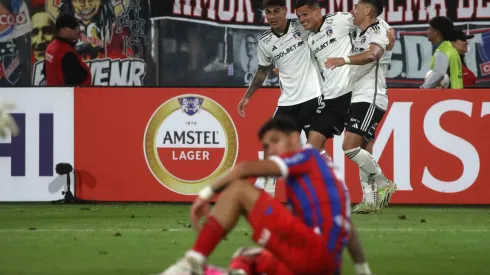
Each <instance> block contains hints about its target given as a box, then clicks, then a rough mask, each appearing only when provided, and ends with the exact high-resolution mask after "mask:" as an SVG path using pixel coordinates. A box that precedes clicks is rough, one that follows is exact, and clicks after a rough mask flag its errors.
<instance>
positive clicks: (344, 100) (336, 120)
mask: <svg viewBox="0 0 490 275" xmlns="http://www.w3.org/2000/svg"><path fill="white" fill-rule="evenodd" d="M296 14H297V16H298V18H299V20H300V22H301V24H302V25H303V26H304V28H305V29H306V30H310V31H311V32H310V35H309V37H308V45H309V47H310V48H311V50H312V52H313V54H314V55H315V58H316V61H317V63H318V66H319V67H320V68H322V70H323V72H322V76H323V80H324V81H323V85H322V93H323V99H324V101H323V103H324V105H325V108H324V109H323V110H322V111H321V114H319V115H318V116H317V117H316V118H315V119H314V121H313V122H312V123H311V130H310V134H309V136H308V143H309V144H311V145H312V146H313V147H314V148H316V149H318V150H321V149H323V148H324V146H325V142H326V140H327V139H328V138H333V136H334V135H341V134H342V132H343V131H344V127H345V122H346V119H347V113H348V110H349V108H350V103H351V96H352V93H351V79H350V69H351V68H349V67H348V66H345V67H341V68H338V69H337V70H333V71H332V70H329V69H328V68H326V67H325V65H324V64H325V61H326V60H327V58H328V57H335V56H347V55H349V54H351V52H352V50H353V48H352V36H351V34H352V33H353V32H355V31H358V32H361V30H359V27H358V26H356V25H355V24H354V21H353V19H354V18H353V16H352V14H351V13H346V12H337V13H335V14H328V15H325V16H322V15H321V10H320V5H319V4H318V2H317V1H316V0H298V1H297V2H296ZM379 22H380V24H382V25H383V26H384V27H385V28H387V29H390V32H388V33H387V35H388V37H389V40H391V41H390V44H389V46H388V47H389V48H390V49H391V48H392V47H393V45H394V41H395V33H394V30H393V29H392V28H391V27H390V26H389V25H388V24H387V23H386V22H385V21H384V20H381V19H380V20H379ZM370 149H372V148H370ZM370 153H372V152H370ZM359 174H360V179H361V185H362V186H366V185H368V174H367V173H365V172H364V171H363V170H362V169H359ZM366 192H367V193H368V196H371V197H374V198H376V194H375V193H374V192H373V191H372V190H371V189H369V188H368V189H366ZM381 207H383V205H379V206H378V208H381ZM354 213H357V211H354Z"/></svg>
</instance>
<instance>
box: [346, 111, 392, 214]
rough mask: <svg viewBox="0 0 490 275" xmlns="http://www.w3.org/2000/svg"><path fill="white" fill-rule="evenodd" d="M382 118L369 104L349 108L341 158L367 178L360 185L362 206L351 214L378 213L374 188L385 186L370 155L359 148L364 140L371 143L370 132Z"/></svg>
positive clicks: (376, 192)
mask: <svg viewBox="0 0 490 275" xmlns="http://www.w3.org/2000/svg"><path fill="white" fill-rule="evenodd" d="M383 115H384V111H383V110H381V109H379V108H377V107H376V106H375V105H373V104H370V103H367V102H355V103H352V104H351V110H350V118H349V121H348V123H347V129H346V133H345V136H344V143H343V145H342V147H343V150H344V153H345V155H346V156H347V157H348V158H349V159H351V160H352V161H354V162H355V163H356V164H357V165H358V166H359V169H361V170H362V171H363V172H365V173H366V174H367V175H368V178H367V182H362V181H361V185H362V189H363V194H364V198H363V202H362V203H360V204H359V205H357V206H356V207H355V208H354V210H353V213H374V212H376V211H377V209H378V187H383V186H386V185H388V184H389V181H388V180H387V179H386V178H385V176H384V174H383V172H382V171H381V168H380V167H379V165H378V164H377V162H376V161H375V160H374V158H373V157H372V155H371V154H370V153H369V152H368V151H366V150H364V149H362V148H361V146H362V144H363V143H364V140H365V139H367V140H374V131H375V130H376V127H377V125H378V123H379V122H380V121H381V119H382V118H383ZM361 177H362V174H361Z"/></svg>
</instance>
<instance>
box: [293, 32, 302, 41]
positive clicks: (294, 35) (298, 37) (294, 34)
mask: <svg viewBox="0 0 490 275" xmlns="http://www.w3.org/2000/svg"><path fill="white" fill-rule="evenodd" d="M293 37H294V38H296V39H298V40H300V39H301V32H300V31H295V32H293Z"/></svg>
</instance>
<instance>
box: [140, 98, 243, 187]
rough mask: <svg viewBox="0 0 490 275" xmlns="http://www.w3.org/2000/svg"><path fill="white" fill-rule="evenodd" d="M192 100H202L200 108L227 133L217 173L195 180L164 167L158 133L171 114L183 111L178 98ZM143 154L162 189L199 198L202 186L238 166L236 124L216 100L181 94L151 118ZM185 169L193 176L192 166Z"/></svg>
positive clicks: (162, 106)
mask: <svg viewBox="0 0 490 275" xmlns="http://www.w3.org/2000/svg"><path fill="white" fill-rule="evenodd" d="M189 97H192V98H199V99H201V100H202V101H201V102H202V105H201V106H200V108H201V109H203V110H205V111H207V112H209V113H210V114H211V115H213V116H214V117H215V118H216V120H217V121H218V122H219V124H220V125H221V127H222V128H223V130H224V133H225V141H226V144H225V152H224V155H223V159H222V160H221V163H220V164H219V166H218V167H217V168H216V170H214V172H213V173H211V175H209V176H207V177H206V178H202V179H199V180H192V181H191V180H184V179H180V178H177V177H175V176H174V175H172V174H171V173H170V172H169V171H168V170H167V169H166V168H165V167H164V165H163V164H162V162H161V160H160V158H159V156H158V152H157V145H158V144H157V133H158V131H159V129H160V127H161V125H162V124H163V122H164V121H165V120H166V119H167V118H168V117H169V116H170V115H171V114H172V113H174V112H178V111H181V110H182V107H181V103H180V101H179V99H181V98H189ZM144 152H145V158H146V162H147V164H148V167H149V168H150V171H151V172H152V173H153V176H155V178H156V179H157V180H158V181H159V182H160V183H161V184H162V185H163V186H165V187H166V188H168V189H170V190H172V191H174V192H176V193H179V194H183V195H196V194H197V193H199V191H200V190H201V189H202V188H203V187H205V186H208V185H209V184H212V183H214V182H215V181H216V179H217V178H218V177H219V176H220V175H221V174H223V173H224V172H225V171H227V170H228V169H230V168H232V167H233V166H234V165H235V161H236V158H237V153H238V137H237V132H236V129H235V124H234V123H233V120H232V119H231V117H230V115H229V114H228V113H227V112H226V110H225V109H224V108H223V107H222V106H221V105H219V104H218V103H217V102H216V101H214V100H212V99H210V98H208V97H205V96H202V95H197V94H186V95H180V96H177V97H174V98H171V99H169V100H168V101H166V102H165V103H163V104H162V105H161V106H160V107H158V109H157V110H156V111H155V113H154V114H153V116H152V117H151V118H150V121H149V122H148V125H147V127H146V131H145V136H144ZM182 169H189V173H192V167H182Z"/></svg>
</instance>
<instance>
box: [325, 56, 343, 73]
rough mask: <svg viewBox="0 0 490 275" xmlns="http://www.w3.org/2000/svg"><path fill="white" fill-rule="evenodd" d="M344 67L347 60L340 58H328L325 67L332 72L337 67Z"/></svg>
mask: <svg viewBox="0 0 490 275" xmlns="http://www.w3.org/2000/svg"><path fill="white" fill-rule="evenodd" d="M344 65H345V60H344V59H343V58H339V57H333V58H327V61H325V67H326V68H327V69H331V70H333V69H335V68H337V67H342V66H344Z"/></svg>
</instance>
